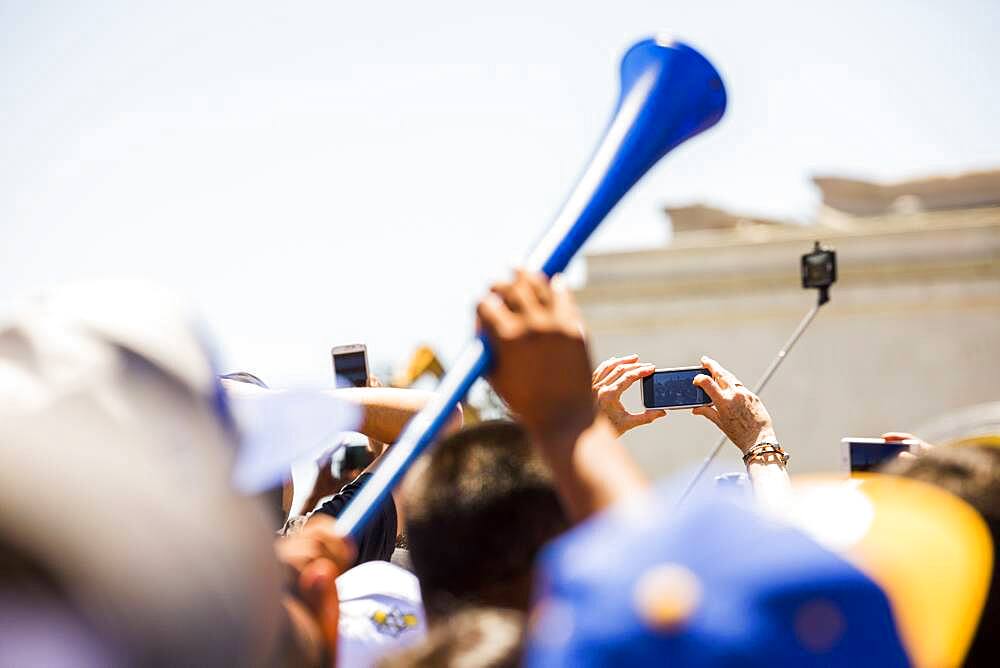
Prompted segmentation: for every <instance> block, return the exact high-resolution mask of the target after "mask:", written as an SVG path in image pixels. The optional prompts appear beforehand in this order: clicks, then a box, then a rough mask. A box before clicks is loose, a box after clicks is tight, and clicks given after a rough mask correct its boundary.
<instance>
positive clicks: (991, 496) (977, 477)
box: [885, 439, 1000, 666]
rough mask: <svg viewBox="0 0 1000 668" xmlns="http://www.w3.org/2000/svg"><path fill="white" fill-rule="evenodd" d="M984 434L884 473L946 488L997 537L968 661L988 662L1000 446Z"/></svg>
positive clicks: (997, 637) (998, 585) (998, 624)
mask: <svg viewBox="0 0 1000 668" xmlns="http://www.w3.org/2000/svg"><path fill="white" fill-rule="evenodd" d="M994 443H995V439H994V440H993V442H991V441H989V440H987V439H982V444H979V442H978V441H976V440H972V441H970V442H969V443H968V444H966V445H963V446H961V447H947V448H934V449H932V450H930V451H929V452H928V453H927V454H925V455H923V456H921V457H914V458H910V459H900V460H897V461H895V462H893V463H892V464H891V465H890V466H889V467H888V468H887V469H886V471H885V472H886V473H889V474H893V475H901V476H906V477H908V478H913V479H915V480H923V481H925V482H929V483H932V484H935V485H937V486H939V487H942V488H944V489H946V490H948V491H949V492H951V493H952V494H954V495H956V496H958V497H960V498H961V499H962V500H964V501H965V502H966V503H968V504H969V505H971V506H972V507H973V508H975V509H976V511H977V512H978V513H979V514H980V515H981V516H982V517H983V519H984V520H985V521H986V525H987V526H988V527H989V530H990V536H991V537H992V539H993V562H994V563H993V576H992V580H991V583H990V589H989V594H988V595H987V598H986V605H985V606H984V608H983V613H982V615H981V617H980V620H979V625H978V627H977V631H976V635H975V638H974V639H973V642H972V647H971V649H970V650H969V653H968V654H967V655H966V658H965V663H966V665H968V666H985V665H990V664H991V663H995V662H996V661H997V659H998V658H1000V633H998V632H997V629H1000V578H998V577H997V568H996V558H997V555H996V548H997V544H998V541H1000V446H998V445H996V444H994Z"/></svg>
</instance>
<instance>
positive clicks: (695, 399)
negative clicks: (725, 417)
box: [641, 366, 712, 410]
mask: <svg viewBox="0 0 1000 668" xmlns="http://www.w3.org/2000/svg"><path fill="white" fill-rule="evenodd" d="M699 374H704V375H706V376H709V377H711V375H712V373H711V372H710V371H709V370H708V369H705V368H703V367H700V366H685V367H677V368H674V369H657V370H656V371H654V372H653V374H652V375H650V376H646V377H645V378H643V379H642V388H641V389H642V405H643V406H645V407H646V408H665V409H668V410H679V409H682V408H694V407H696V406H708V405H709V404H711V403H712V400H711V399H710V398H709V396H708V394H706V393H705V390H703V389H701V388H700V387H698V386H696V385H694V384H693V383H692V381H693V380H694V378H695V376H697V375H699Z"/></svg>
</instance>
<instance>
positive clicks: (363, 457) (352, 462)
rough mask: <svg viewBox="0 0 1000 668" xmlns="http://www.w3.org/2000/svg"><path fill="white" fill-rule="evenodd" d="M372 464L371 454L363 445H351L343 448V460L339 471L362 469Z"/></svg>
mask: <svg viewBox="0 0 1000 668" xmlns="http://www.w3.org/2000/svg"><path fill="white" fill-rule="evenodd" d="M371 463H372V453H371V450H369V449H368V446H367V445H365V444H364V443H351V444H350V445H348V446H347V447H346V448H344V460H343V462H341V464H340V469H341V471H348V470H351V469H363V468H365V467H366V466H368V465H369V464H371Z"/></svg>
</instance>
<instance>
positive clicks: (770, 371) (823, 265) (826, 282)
mask: <svg viewBox="0 0 1000 668" xmlns="http://www.w3.org/2000/svg"><path fill="white" fill-rule="evenodd" d="M801 267H802V287H803V288H806V289H815V290H817V292H818V294H817V298H816V303H815V304H813V307H812V308H811V309H809V312H808V313H806V314H805V317H803V318H802V320H801V322H799V324H798V327H796V328H795V331H793V332H792V335H791V336H790V337H788V340H787V341H786V342H785V345H783V346H782V347H781V350H779V351H778V354H777V356H776V357H775V358H774V359H773V360H772V361H771V364H770V365H769V366H768V367H767V369H766V370H765V371H764V374H763V375H762V376H761V377H760V379H759V380H758V381H757V383H756V385H754V386H753V390H752V391H753V393H754V394H756V395H758V396H760V393H761V392H762V391H763V389H764V388H765V387H766V386H767V384H768V382H769V381H770V380H771V377H772V376H774V373H775V372H776V371H777V370H778V367H780V366H781V363H782V362H784V361H785V356H786V355H788V352H789V351H790V350H791V349H792V347H793V346H794V345H795V344H796V343H797V342H798V340H799V338H800V337H801V336H802V334H803V332H805V331H806V328H808V327H809V325H810V324H811V323H812V321H813V319H814V318H815V317H816V314H817V313H819V309H820V307H821V306H823V304H826V303H827V302H828V301H830V286H831V285H833V284H834V283H835V282H836V281H837V253H836V251H834V250H833V249H832V248H824V247H823V246H821V245H820V243H819V242H818V241H817V242H816V244H815V245H814V246H813V250H812V252H810V253H806V254H805V255H803V256H802V263H801ZM727 440H728V437H727V436H726V435H725V434H723V435H722V438H720V439H719V441H718V443H716V444H715V447H714V448H712V451H711V452H709V453H708V456H707V457H705V461H703V462H702V463H701V466H700V467H698V470H697V471H696V472H695V474H694V477H693V478H691V482H689V483H688V485H687V487H685V488H684V492H683V493H682V494H681V496H680V498H679V499H678V500H677V505H678V507H679V506H680V505H681V504H683V503H684V500H685V499H687V497H688V495H689V494H690V493H691V491H692V490H693V489H694V486H695V485H696V484H698V481H699V480H700V479H701V477H702V476H703V475H705V471H707V470H708V467H709V466H710V465H711V464H712V462H713V461H714V460H715V458H716V457H717V456H718V454H719V452H720V451H721V450H722V446H723V445H725V444H726V441H727Z"/></svg>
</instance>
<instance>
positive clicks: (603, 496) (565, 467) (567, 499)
mask: <svg viewBox="0 0 1000 668" xmlns="http://www.w3.org/2000/svg"><path fill="white" fill-rule="evenodd" d="M534 438H535V440H536V442H537V445H538V447H539V449H540V450H541V452H542V456H543V457H544V458H545V460H546V462H547V463H548V465H549V468H551V469H552V473H553V476H554V477H555V482H556V488H557V489H558V490H559V494H560V496H561V497H562V499H563V502H564V503H565V504H566V510H567V511H568V512H569V514H570V517H572V519H573V521H574V522H580V521H583V520H584V519H586V518H587V517H589V516H591V515H593V514H595V513H597V512H600V511H601V510H603V509H605V508H607V507H608V506H611V505H613V504H615V503H617V502H619V501H621V500H622V499H625V498H628V497H631V496H634V495H636V494H640V493H642V492H643V491H644V490H645V489H646V488H647V487H648V485H649V483H648V481H647V480H646V478H645V476H644V475H643V474H642V472H641V471H640V470H639V467H638V466H637V465H636V463H635V461H634V460H633V459H632V456H631V455H630V454H629V453H628V451H627V450H626V449H625V446H624V445H622V443H621V441H619V440H618V435H617V432H616V431H615V429H614V426H613V425H612V424H611V422H610V421H609V420H608V419H607V418H606V417H604V416H603V415H602V416H599V417H598V418H597V419H596V420H594V422H593V424H591V425H590V426H589V427H587V428H586V429H584V430H582V431H580V432H578V433H576V434H573V433H569V434H562V435H552V436H544V435H535V436H534Z"/></svg>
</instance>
